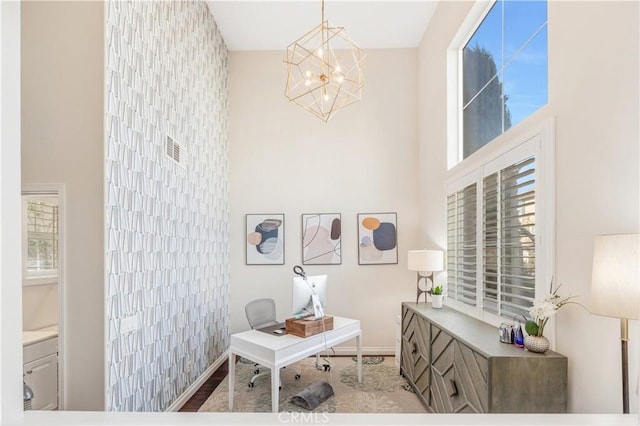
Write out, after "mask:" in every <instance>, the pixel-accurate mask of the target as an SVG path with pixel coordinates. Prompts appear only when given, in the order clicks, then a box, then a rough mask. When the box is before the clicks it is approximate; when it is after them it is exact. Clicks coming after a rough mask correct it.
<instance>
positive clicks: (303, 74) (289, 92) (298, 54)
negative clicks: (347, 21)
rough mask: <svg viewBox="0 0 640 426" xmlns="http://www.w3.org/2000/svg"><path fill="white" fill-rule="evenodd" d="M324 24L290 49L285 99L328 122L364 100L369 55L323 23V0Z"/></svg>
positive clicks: (301, 38) (339, 32)
mask: <svg viewBox="0 0 640 426" xmlns="http://www.w3.org/2000/svg"><path fill="white" fill-rule="evenodd" d="M321 22H322V23H321V24H320V25H318V26H317V27H315V28H314V29H312V30H311V31H309V32H308V33H306V34H305V35H303V36H302V37H300V38H299V39H297V40H296V41H294V42H293V43H291V44H290V45H289V47H288V48H287V59H286V60H285V61H284V62H285V63H286V64H287V86H286V89H285V96H286V97H287V98H289V102H293V103H296V104H298V105H300V106H301V107H303V108H304V109H306V110H307V111H310V112H311V113H313V114H315V115H316V116H317V117H319V118H320V119H322V120H324V121H325V122H326V121H329V119H330V118H331V117H332V116H333V114H335V112H336V111H338V110H340V109H342V108H344V107H346V106H347V105H351V104H353V103H356V102H358V101H359V100H360V99H361V93H362V87H363V86H364V79H363V77H362V61H363V60H364V58H365V56H366V55H365V54H364V52H362V50H361V49H360V48H359V47H358V46H356V44H355V43H353V42H352V41H351V39H350V38H349V36H348V35H347V33H346V31H345V30H344V27H333V26H331V25H330V24H329V21H325V20H324V0H322V21H321Z"/></svg>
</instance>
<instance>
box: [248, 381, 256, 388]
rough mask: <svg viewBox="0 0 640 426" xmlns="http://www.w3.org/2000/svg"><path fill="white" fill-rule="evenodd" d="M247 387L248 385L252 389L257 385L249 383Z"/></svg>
mask: <svg viewBox="0 0 640 426" xmlns="http://www.w3.org/2000/svg"><path fill="white" fill-rule="evenodd" d="M247 385H248V386H249V387H250V388H252V387H254V386H255V384H254V383H253V382H249V383H247Z"/></svg>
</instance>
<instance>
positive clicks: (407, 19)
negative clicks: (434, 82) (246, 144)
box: [207, 0, 438, 50]
mask: <svg viewBox="0 0 640 426" xmlns="http://www.w3.org/2000/svg"><path fill="white" fill-rule="evenodd" d="M437 4H438V1H437V0H429V1H376V0H374V1H371V0H369V1H367V0H358V1H347V0H327V1H326V2H325V6H324V9H325V19H326V20H329V22H330V23H331V24H332V25H335V26H340V27H344V28H345V30H346V32H347V34H348V35H349V37H350V38H351V39H352V41H353V42H354V43H356V44H357V45H358V46H360V47H361V48H363V49H390V48H414V47H417V46H418V44H419V43H420V41H421V40H422V36H423V34H424V31H425V29H426V28H427V25H428V24H429V21H430V20H431V16H432V15H433V12H434V10H435V8H436V6H437ZM207 5H208V6H209V10H210V11H211V13H212V14H213V16H214V18H215V20H216V23H217V24H218V28H219V29H220V32H221V33H222V36H223V37H224V40H225V42H226V44H227V48H228V49H229V50H285V49H286V48H287V46H288V45H289V44H290V43H291V42H293V41H294V40H296V39H297V38H299V37H300V36H302V35H303V34H305V33H306V32H307V31H309V30H311V29H312V28H314V27H316V26H317V25H319V24H320V21H321V17H322V6H321V5H322V3H321V1H320V0H285V1H269V0H262V1H245V0H226V1H224V0H207Z"/></svg>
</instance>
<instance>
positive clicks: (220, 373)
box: [180, 361, 229, 411]
mask: <svg viewBox="0 0 640 426" xmlns="http://www.w3.org/2000/svg"><path fill="white" fill-rule="evenodd" d="M227 373H229V363H228V361H225V362H224V363H223V364H222V365H221V366H220V367H218V369H217V370H216V371H215V372H214V373H213V374H212V375H211V377H209V379H207V381H206V382H204V384H203V385H202V386H200V389H198V390H197V391H196V393H194V394H193V396H192V397H191V398H190V399H189V401H187V402H186V403H185V404H184V405H183V406H182V408H181V409H180V411H198V409H199V408H200V407H202V404H204V402H205V401H206V400H207V398H209V396H211V394H212V393H213V391H214V390H215V388H217V387H218V385H219V384H220V382H221V381H222V380H224V378H225V377H227Z"/></svg>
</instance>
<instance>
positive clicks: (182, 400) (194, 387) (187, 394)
mask: <svg viewBox="0 0 640 426" xmlns="http://www.w3.org/2000/svg"><path fill="white" fill-rule="evenodd" d="M228 358H229V351H224V353H223V354H222V355H220V357H218V359H216V360H215V361H214V362H213V364H211V365H210V366H209V367H208V368H207V369H206V370H204V372H203V373H202V374H201V375H200V377H198V378H197V379H196V381H195V382H193V383H192V384H191V385H190V386H189V387H188V388H187V389H185V391H184V392H182V395H180V396H179V397H178V398H177V399H176V400H175V401H173V404H171V405H170V406H169V408H167V409H166V410H165V411H166V412H171V411H178V410H180V408H182V406H183V405H184V404H186V403H187V401H189V399H190V398H191V397H192V396H193V394H195V393H196V392H197V391H198V389H200V387H201V386H202V385H203V384H204V382H206V381H207V380H208V379H209V377H211V375H212V374H213V373H215V372H216V370H217V369H218V368H220V366H221V365H222V364H224V363H225V362H226V361H227V359H228Z"/></svg>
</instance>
